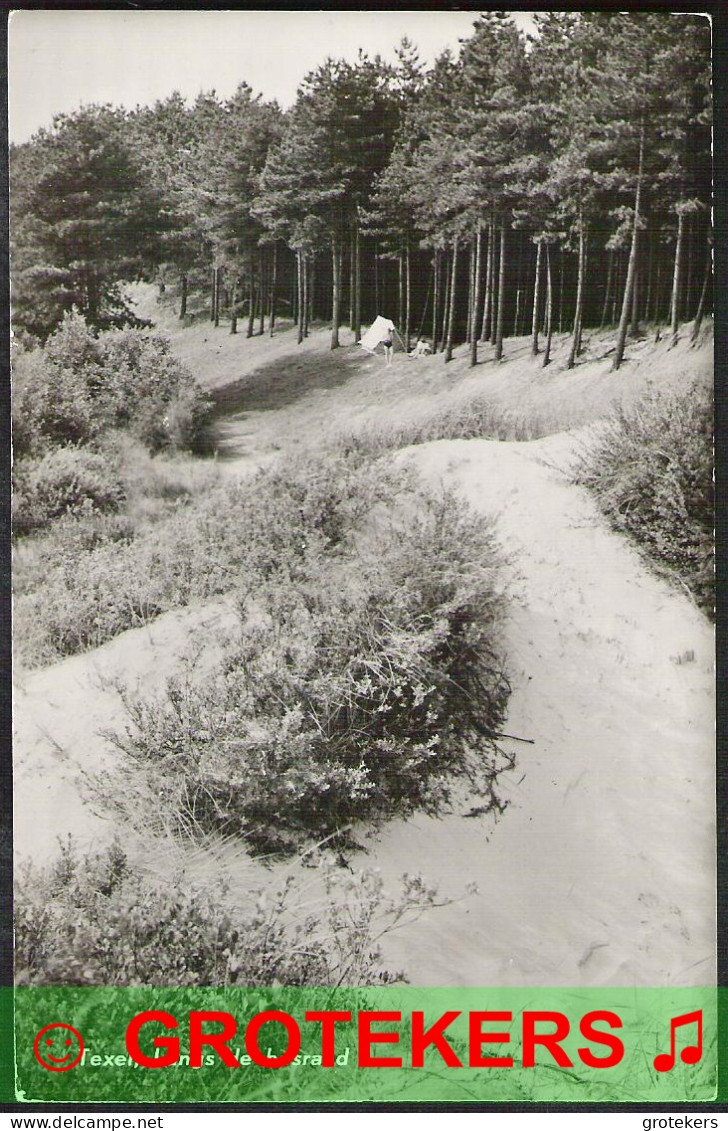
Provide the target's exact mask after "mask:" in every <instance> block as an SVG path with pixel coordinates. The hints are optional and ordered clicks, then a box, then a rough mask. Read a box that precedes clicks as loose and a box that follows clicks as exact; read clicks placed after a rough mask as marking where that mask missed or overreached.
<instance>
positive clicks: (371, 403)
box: [15, 287, 715, 985]
mask: <svg viewBox="0 0 728 1131" xmlns="http://www.w3.org/2000/svg"><path fill="white" fill-rule="evenodd" d="M135 301H136V303H137V308H138V310H139V312H140V313H141V314H143V315H147V316H148V315H152V316H153V317H154V318H155V320H156V321H157V322H158V323H159V324H160V326H161V327H162V328H164V329H165V330H167V332H169V333H170V335H171V337H172V341H173V346H174V350H175V352H176V353H177V354H178V355H179V356H180V357H181V358H182V359H184V360H185V361H186V362H187V364H188V365H189V366H190V367H191V369H192V370H193V372H194V373H195V375H196V376H197V378H198V380H200V381H201V382H202V383H204V384H205V385H206V387H207V388H208V389H210V390H211V391H212V393H213V395H214V396H215V399H216V403H217V406H218V409H217V411H218V418H217V422H216V444H217V450H218V464H219V466H220V467H222V468H224V469H225V470H226V472H227V473H229V474H230V475H231V476H234V475H238V474H241V473H244V472H246V471H247V470H250V469H252V468H254V467H256V466H259V465H260V464H261V463H263V462H267V461H270V460H273V459H276V458H282V459H285V458H286V455H287V454H288V453H289V452H291V451H293V450H295V449H296V448H304V447H311V446H317V445H323V444H325V443H326V442H327V441H328V440H330V439H331V438H332V437H334V436H340V435H347V434H350V433H353V432H357V431H360V430H362V429H371V428H377V429H379V430H381V429H384V428H387V429H395V428H403V429H404V428H406V427H409V426H411V424H412V422H413V420H416V419H425V418H427V417H429V416H430V415H431V414H433V413H434V412H439V411H440V410H442V409H443V408H451V407H453V406H464V405H466V404H469V403H470V402H471V401H472V400H473V399H474V398H476V397H478V398H480V397H485V398H487V401H488V402H489V404H490V405H491V406H492V407H493V410H494V412H495V414H496V417H497V419H498V420H500V422H501V427H502V430H503V434H504V435H505V436H506V437H508V438H506V439H503V440H486V439H474V440H439V441H435V442H430V443H424V444H420V445H418V446H416V447H405V448H404V449H403V450H402V452H401V454H399V455H397V456H396V458H397V459H399V460H402V461H406V462H411V463H412V464H414V465H415V466H416V467H417V469H418V470H419V471H420V472H421V474H422V475H423V476H424V478H425V479H426V480H428V481H430V482H432V483H440V482H442V483H446V484H448V485H451V486H453V487H455V488H456V489H457V491H459V492H460V493H462V494H463V495H464V496H465V497H466V498H467V499H468V501H469V502H470V503H471V504H472V505H473V506H474V507H475V508H477V509H478V510H481V511H483V513H495V514H496V515H497V518H498V531H499V538H500V540H501V542H502V544H503V546H504V547H505V548H506V550H507V552H508V555H509V559H510V561H511V574H512V577H511V587H512V591H513V601H512V605H511V611H510V614H509V619H508V625H507V636H506V646H507V653H508V663H509V672H510V678H511V681H512V685H513V694H512V697H511V700H510V707H509V718H508V727H507V729H508V731H509V733H511V734H514V735H516V736H519V737H520V738H524V739H528V740H530V741H529V742H528V743H522V742H515V743H509V742H506V741H505V740H504V747H505V748H506V749H509V750H512V751H513V752H514V753H515V754H516V756H517V764H516V768H515V770H514V771H513V772H512V773H510V774H508V775H505V776H504V778H503V780H502V782H501V789H502V792H503V793H504V795H505V796H506V798H507V799H508V801H509V805H508V808H507V809H506V811H505V813H504V814H503V815H502V817H501V818H500V819H499V820H498V821H497V822H495V821H494V820H493V818H492V817H479V816H465V815H464V813H466V812H467V810H468V809H469V808H470V806H469V805H468V803H467V799H466V798H463V799H462V805H461V806H460V807H459V808H458V809H457V810H456V811H455V812H453V813H452V814H451V815H449V816H447V817H445V818H443V819H440V820H435V819H431V818H427V817H423V816H420V817H416V818H413V819H409V820H407V821H403V820H397V821H393V822H391V823H390V824H389V825H387V826H386V827H384V828H383V829H381V830H379V831H378V832H377V834H376V836H375V837H372V835H371V832H369V831H367V832H366V835H367V837H368V840H369V843H370V848H369V851H368V852H367V853H363V852H362V853H359V854H355V855H351V856H350V857H349V858H348V866H349V867H351V868H352V869H357V868H359V867H369V866H374V867H376V868H378V869H380V870H381V873H382V875H383V877H384V879H385V881H386V884H387V886H388V887H390V886H391V887H394V886H395V884H396V880H397V877H398V876H399V875H401V874H402V873H404V872H422V874H423V875H424V876H425V878H426V879H427V881H429V882H437V883H438V884H439V887H440V894H441V896H442V897H443V898H445V899H451V900H456V901H457V902H453V903H451V904H450V905H449V906H446V907H443V908H440V909H438V910H433V911H431V912H430V913H429V915H428V918H427V920H426V922H423V921H422V920H420V921H419V923H416V924H413V925H411V926H408V927H403V928H402V929H401V930H399V931H398V932H397V933H396V934H394V935H391V936H388V937H387V938H386V939H385V940H384V949H385V958H386V960H387V961H388V963H389V964H390V965H391V967H393V968H404V969H405V970H406V971H407V972H408V975H409V977H410V980H411V981H412V982H414V983H416V984H444V985H446V984H461V985H467V984H470V985H478V984H480V985H488V984H532V985H544V984H561V985H568V984H580V983H583V984H621V985H629V984H642V985H661V984H672V983H675V984H703V985H704V984H706V980H707V981H710V979H711V978H712V977H713V970H714V962H715V937H714V936H715V920H714V887H715V883H714V879H715V858H714V827H715V818H714V801H715V799H714V753H713V726H712V720H713V715H714V699H713V641H712V632H711V629H710V626H709V624H708V622H707V620H706V619H705V618H704V617H703V616H702V614H701V613H699V612H698V611H697V610H696V608H695V607H694V606H693V605H692V604H691V603H690V601H689V600H688V599H687V597H686V596H684V595H683V594H682V593H681V592H679V591H678V590H677V589H675V588H673V587H671V586H669V585H668V584H666V583H665V582H663V581H661V580H659V579H657V578H655V576H654V575H653V574H652V573H651V572H650V571H649V570H648V568H647V567H646V566H645V565H644V564H643V562H642V561H641V559H640V558H639V556H638V555H637V553H636V552H635V551H634V550H633V549H632V548H631V547H630V546H629V545H628V544H627V543H626V542H625V540H624V538H622V537H621V536H619V535H617V534H615V533H613V532H612V531H610V530H609V529H607V527H606V523H605V521H604V519H603V518H602V517H601V516H600V514H599V513H598V511H597V509H596V506H595V504H594V503H593V501H592V500H591V498H590V497H589V496H588V495H587V494H586V492H585V491H583V490H582V489H580V488H578V487H575V486H573V485H572V484H571V483H569V482H568V479H567V477H566V476H565V474H564V469H565V468H566V467H567V466H568V464H569V461H570V459H571V458H572V456H573V454H574V452H575V451H576V450H577V448H578V445H579V443H580V439H579V430H580V429H581V428H583V427H585V426H588V425H590V424H592V423H593V422H595V421H597V420H599V419H600V418H601V417H602V416H603V415H604V414H605V412H606V411H607V409H608V408H609V406H610V405H613V404H615V403H623V402H625V403H628V402H631V401H633V400H634V399H635V398H637V397H638V396H640V395H642V394H643V393H644V392H645V391H646V390H648V389H650V388H656V387H659V388H660V389H672V388H674V389H686V388H688V387H690V385H691V384H692V383H693V382H695V381H698V382H709V381H710V380H711V376H712V338H711V335H710V332H709V329H708V330H706V331H704V334H703V340H702V342H701V345H700V348H698V349H691V348H690V346H689V343H688V340H687V335H686V337H685V338H684V339H683V340H681V341H680V342H679V344H678V345H677V347H676V348H674V349H668V343H667V341H662V342H660V343H658V344H657V345H655V344H654V343H653V342H652V341H651V340H647V339H644V340H642V341H639V342H635V343H633V344H631V345H630V346H629V348H628V351H627V359H626V361H625V364H624V365H623V366H622V368H621V369H620V371H619V373H617V374H615V373H612V372H611V371H610V352H609V351H610V349H611V347H612V346H613V343H614V335H613V334H607V333H604V334H593V335H591V336H590V338H589V340H588V342H586V343H585V344H586V346H587V349H586V353H585V355H584V356H583V358H581V359H580V361H579V364H578V365H577V367H576V369H575V370H573V371H570V372H569V371H567V370H566V369H565V368H564V350H565V348H566V346H565V340H561V341H559V342H558V343H557V346H556V349H555V351H554V361H553V363H552V365H551V366H550V367H549V368H548V369H546V370H543V369H541V368H540V367H539V366H538V364H537V363H534V362H533V361H532V360H531V358H530V357H529V355H528V348H529V341H528V339H522V340H521V339H509V340H508V341H507V342H506V357H505V359H504V360H503V361H502V362H500V363H498V364H494V363H492V362H491V361H489V360H488V359H489V357H490V356H491V354H490V352H489V351H490V347H488V349H484V350H483V351H482V359H483V360H482V363H481V364H479V365H478V366H477V367H476V368H475V369H473V370H471V369H469V368H468V363H467V358H466V357H465V350H464V348H462V349H460V350H458V351H456V356H455V359H454V360H453V361H452V362H451V363H450V364H448V365H444V364H443V360H442V356H436V357H433V358H429V359H417V360H414V359H410V358H407V357H405V356H404V355H402V354H399V355H395V361H394V364H393V365H392V367H391V368H389V369H385V367H384V365H383V362H382V359H381V358H380V357H371V356H369V355H367V354H365V353H364V352H363V351H362V350H361V349H359V348H358V347H357V346H355V345H354V344H353V343H351V344H348V345H347V344H344V345H343V347H342V348H341V349H339V350H337V351H334V352H330V351H329V349H328V335H327V333H326V331H325V330H323V329H321V330H314V331H313V333H312V334H311V336H310V337H309V338H308V339H307V340H306V341H305V343H304V344H303V346H302V347H297V346H296V345H295V332H294V331H293V330H291V329H288V330H286V329H282V330H281V331H280V332H279V333H277V334H276V336H275V337H274V338H273V340H272V341H270V340H269V339H268V338H260V339H255V338H253V339H251V340H246V339H245V338H244V337H243V336H242V335H238V336H237V337H234V336H230V335H229V334H227V332H226V330H225V329H223V328H222V327H221V328H220V329H218V330H217V331H214V330H213V329H212V328H211V327H210V326H209V324H203V323H197V324H195V325H192V326H190V327H187V328H183V327H181V326H180V325H179V323H178V322H177V321H176V319H175V318H174V315H173V313H172V312H171V310H170V309H168V308H166V307H164V306H161V305H160V304H158V303H157V302H156V299H155V296H154V292H153V290H152V288H144V287H141V288H137V289H136V291H135ZM574 430H576V431H574ZM514 436H517V437H519V438H518V439H515V438H511V437H514ZM233 624H234V617H233V614H232V612H231V610H230V609H229V608H228V607H227V606H226V604H225V602H220V603H218V604H216V605H210V606H207V607H205V608H202V607H197V608H192V609H188V610H181V611H179V612H173V613H168V614H165V615H164V616H162V617H160V618H159V619H158V620H156V621H155V622H154V623H152V624H151V625H149V626H146V627H144V628H141V629H135V630H133V631H130V632H127V633H124V634H123V635H121V636H119V637H117V638H116V639H114V640H112V641H110V642H109V643H108V644H106V645H104V646H103V647H102V648H100V649H98V650H96V651H95V652H90V653H87V654H84V655H80V656H75V657H72V658H70V659H68V660H66V661H64V662H62V663H60V664H57V665H54V666H53V667H51V668H46V669H44V670H41V671H37V672H32V673H29V674H27V675H25V676H24V677H23V676H21V677H20V683H19V686H18V689H17V691H16V708H15V709H16V723H17V734H16V746H15V759H16V769H15V783H16V784H15V789H16V802H15V804H16V817H17V818H18V819H17V820H16V852H17V854H18V859H19V860H20V859H22V857H24V856H26V855H27V856H30V857H33V858H35V859H36V860H38V861H43V860H45V859H47V858H48V855H49V854H50V853H51V852H52V850H53V845H54V841H55V839H56V837H58V836H65V835H66V834H67V833H72V834H73V836H74V837H75V838H77V839H78V840H79V842H80V843H81V844H90V843H94V842H96V843H100V842H103V841H104V840H106V839H108V837H109V836H110V835H111V833H112V832H113V822H112V821H110V820H108V819H106V818H105V817H104V814H103V813H101V812H96V811H94V807H93V805H90V804H89V802H88V799H87V798H86V794H85V787H84V780H83V779H84V773H85V772H88V771H94V770H103V767H104V766H105V765H108V759H109V758H110V757H112V756H113V757H118V754H113V755H112V753H111V748H110V746H109V744H108V742H107V741H106V740H105V739H104V738H103V736H102V735H101V733H100V732H101V731H102V730H103V729H105V728H108V727H110V726H114V725H116V726H118V725H120V724H123V712H122V710H121V705H120V702H119V699H118V695H117V694H116V692H115V690H114V683H115V681H119V680H121V681H122V682H124V683H126V684H128V685H130V686H131V687H132V688H134V687H138V688H143V689H144V690H145V691H146V692H148V691H149V690H150V689H152V688H153V687H155V686H160V685H161V683H162V681H163V680H164V678H165V677H166V676H167V675H168V674H171V672H172V671H174V670H175V669H176V667H177V665H178V663H179V662H180V661H181V660H182V659H183V658H184V657H185V656H187V657H189V656H193V657H197V660H198V663H202V664H203V665H204V664H206V663H208V662H210V660H211V659H212V658H213V657H214V655H215V653H216V649H217V648H218V647H219V645H220V643H221V641H222V640H223V639H224V637H225V633H226V631H227V630H228V629H230V628H232V626H233ZM31 813H32V814H33V819H32V820H30V819H28V815H29V814H31ZM364 832H365V830H362V833H364ZM136 851H137V857H138V861H139V863H140V866H143V867H154V866H155V865H153V864H152V863H151V862H150V861H149V858H148V857H149V853H148V849H147V848H146V847H145V846H144V845H140V846H138V848H137V850H136ZM171 856H172V858H173V859H174V861H175V867H177V866H179V864H180V860H181V861H182V863H183V864H184V866H185V867H186V868H187V874H188V875H190V876H194V875H200V876H204V875H206V874H207V875H209V874H210V873H211V871H215V872H220V871H225V870H227V871H228V873H229V876H230V881H231V885H232V889H233V891H234V892H239V895H240V898H241V900H242V899H245V898H246V896H247V894H248V890H249V888H250V886H251V885H254V886H255V885H259V886H265V885H267V884H269V883H270V882H271V873H270V871H268V870H267V869H265V868H264V867H263V866H262V865H259V864H253V863H252V862H247V863H246V866H245V868H242V869H241V867H240V851H239V850H238V849H234V848H232V847H231V846H229V845H227V846H226V845H222V846H220V847H219V849H217V850H215V851H213V849H212V848H211V847H210V848H208V849H205V850H204V851H199V850H198V851H196V852H194V853H192V854H190V855H189V857H185V854H184V852H183V853H182V854H181V856H180V850H179V849H177V850H176V851H175V852H173V853H171ZM226 861H227V862H226ZM291 867H293V868H294V869H295V868H297V865H295V864H294V865H287V866H286V867H285V868H283V866H281V868H280V869H279V867H278V866H276V868H275V869H274V870H273V878H277V876H278V874H279V872H280V871H281V870H282V871H286V870H287V869H289V868H291ZM317 882H318V881H317V879H316V877H315V876H313V877H312V876H311V873H310V872H309V874H308V876H307V877H306V883H307V884H308V886H309V887H310V888H311V890H312V891H313V892H314V893H315V891H316V884H317ZM470 882H474V883H476V884H477V887H478V891H477V893H475V894H469V895H466V894H465V887H466V884H468V883H470Z"/></svg>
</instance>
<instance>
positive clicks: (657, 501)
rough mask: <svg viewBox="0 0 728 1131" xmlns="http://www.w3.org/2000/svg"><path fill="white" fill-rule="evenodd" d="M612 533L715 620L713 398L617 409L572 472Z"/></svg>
mask: <svg viewBox="0 0 728 1131" xmlns="http://www.w3.org/2000/svg"><path fill="white" fill-rule="evenodd" d="M574 478H575V480H576V482H578V483H581V484H583V485H584V486H586V487H588V488H589V490H590V491H591V492H592V493H593V494H594V496H595V498H596V500H597V502H598V504H599V506H600V508H601V510H602V511H603V512H604V514H605V515H606V516H607V517H608V519H609V521H610V522H611V524H612V526H613V527H614V528H615V529H617V530H623V531H625V532H626V533H627V534H629V536H630V537H631V538H633V539H634V541H635V542H636V544H637V545H638V546H639V547H640V549H641V550H643V551H644V553H645V555H646V557H647V559H648V560H649V561H650V562H651V563H652V564H653V566H655V567H656V568H657V569H658V570H659V571H660V572H661V573H663V574H665V575H667V576H668V577H672V578H675V579H677V580H678V581H679V582H680V583H681V584H682V585H683V586H684V587H685V588H686V589H687V590H688V592H689V593H690V594H691V595H692V597H693V598H694V600H695V601H696V602H697V604H698V605H699V606H700V608H701V609H703V611H704V612H705V613H707V614H708V616H711V617H712V616H713V613H714V580H715V579H714V560H713V551H714V534H713V529H714V521H713V520H714V512H713V508H714V490H713V404H712V399H711V396H710V392H709V391H708V390H707V389H705V388H702V387H697V386H696V387H693V388H692V389H691V390H690V391H689V392H688V393H687V394H674V393H664V392H663V393H659V394H658V393H653V394H651V395H649V396H648V397H646V398H645V399H643V400H642V401H640V402H639V403H638V404H636V405H634V406H631V407H629V408H620V409H619V410H617V411H616V412H615V413H614V415H613V416H612V417H611V418H610V419H609V420H608V421H607V422H606V423H605V424H604V426H603V428H601V429H600V430H599V432H598V433H597V434H596V435H595V438H594V439H593V440H592V441H591V443H590V444H589V446H588V447H587V449H586V451H585V452H584V453H583V454H582V456H581V458H580V460H579V462H578V464H577V466H576V468H575V471H574Z"/></svg>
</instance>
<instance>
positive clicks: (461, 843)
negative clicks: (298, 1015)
mask: <svg viewBox="0 0 728 1131" xmlns="http://www.w3.org/2000/svg"><path fill="white" fill-rule="evenodd" d="M571 447H572V439H571V437H569V436H567V435H560V436H552V437H548V438H547V439H544V440H539V441H535V442H533V443H527V444H504V443H494V442H490V441H486V440H471V441H462V440H456V441H441V442H438V443H434V444H429V445H425V446H423V447H421V448H415V449H410V450H409V451H408V452H406V453H404V455H403V457H402V458H406V459H408V460H410V461H411V462H412V463H414V464H415V465H416V467H417V468H418V469H419V470H420V472H421V473H422V474H423V475H424V477H425V478H426V479H428V480H429V481H430V482H443V483H445V484H449V485H456V486H457V487H458V489H459V490H460V491H461V492H462V494H463V495H464V496H465V497H466V498H467V499H468V500H469V501H470V502H471V503H472V504H473V506H475V507H476V508H479V509H482V510H484V511H490V512H497V513H498V515H499V529H500V536H501V538H502V541H503V544H504V545H505V546H506V547H507V548H508V549H509V551H511V553H512V555H513V560H514V562H515V563H516V566H517V569H518V574H519V576H518V578H517V580H516V584H515V590H516V594H515V600H514V602H513V605H512V610H511V613H510V615H509V623H508V630H507V648H508V659H509V668H510V673H511V677H512V682H513V695H512V698H511V702H510V709H509V717H508V727H507V729H508V730H509V731H510V732H511V733H514V734H517V735H521V736H523V737H531V738H534V739H535V745H534V746H525V745H521V746H517V747H516V750H517V754H518V765H517V768H516V770H515V772H514V773H511V774H508V775H505V777H504V779H503V789H504V792H505V794H506V796H507V797H508V798H509V801H510V805H509V808H508V809H507V811H506V813H505V815H504V816H503V817H502V818H501V819H500V820H499V821H498V822H497V824H495V826H493V825H492V824H489V823H488V819H487V818H486V819H480V820H473V819H465V818H464V817H462V816H460V815H452V816H448V817H446V818H445V819H443V820H434V819H429V818H427V817H424V816H419V817H416V818H415V819H413V820H409V821H407V822H401V821H400V822H395V823H392V824H390V825H389V826H387V827H386V829H384V830H383V832H382V834H381V836H380V838H379V841H378V844H377V846H376V849H375V850H374V851H373V852H372V853H370V856H369V860H370V863H372V864H375V865H376V866H377V867H380V868H381V869H382V871H383V873H384V875H385V877H386V878H387V879H388V880H389V879H390V878H392V879H393V878H394V876H395V874H400V873H402V872H403V871H413V872H422V874H423V875H424V876H426V877H427V879H428V880H430V881H439V883H440V890H441V893H442V894H443V895H450V896H453V897H454V896H457V895H458V893H461V892H462V891H463V889H464V887H465V884H466V883H467V882H468V881H470V880H475V881H477V883H478V889H479V890H478V894H477V895H475V896H471V897H468V898H467V899H465V900H464V901H462V902H459V903H457V904H453V905H451V906H449V907H446V908H443V909H438V910H436V911H434V912H432V913H431V914H429V915H428V916H427V917H426V919H424V920H421V921H420V922H419V923H418V924H417V925H415V926H414V927H412V928H409V929H406V930H403V931H401V932H398V933H397V934H396V935H393V936H391V937H390V938H388V939H387V940H386V946H385V951H386V957H387V960H388V961H389V962H390V963H391V964H392V965H393V966H396V965H402V966H404V967H405V968H406V969H407V970H408V971H409V972H410V976H411V978H412V980H413V981H414V982H415V983H416V984H433V985H437V984H440V985H449V984H458V985H468V984H469V985H484V986H487V985H509V984H514V985H581V984H589V985H601V984H619V985H630V984H637V985H664V984H676V985H691V984H710V983H711V980H712V979H713V977H714V962H715V911H714V907H715V882H714V877H715V846H714V841H715V814H714V806H715V795H714V788H715V785H714V739H713V727H712V720H713V718H714V705H713V633H712V630H711V628H710V625H709V624H708V623H707V621H706V620H705V619H704V617H703V616H702V615H701V614H700V613H699V612H698V611H697V610H696V609H695V608H694V607H693V606H692V605H691V603H690V602H689V601H688V599H687V598H683V597H682V595H681V594H680V593H678V592H676V591H674V590H672V589H670V588H669V587H668V586H667V585H665V584H664V583H662V582H661V581H660V580H657V579H655V578H654V577H653V576H652V575H651V574H650V573H649V572H648V571H647V570H646V568H645V567H644V566H643V564H642V562H641V561H640V559H639V557H638V556H637V554H636V553H635V552H634V551H633V550H632V549H631V548H630V547H629V546H628V544H627V543H626V542H625V541H624V540H623V539H622V538H621V537H620V536H618V535H616V534H614V533H612V532H611V531H609V530H608V529H607V528H606V527H605V524H604V520H603V519H602V518H601V516H600V515H599V514H598V512H597V511H596V508H595V506H594V504H593V502H592V500H591V498H590V497H589V496H588V495H587V494H586V492H584V491H582V490H581V489H579V488H576V487H574V486H573V485H570V484H569V483H568V482H567V481H566V480H565V479H564V477H563V476H562V475H561V474H559V472H558V471H556V470H555V469H554V466H553V465H554V464H556V465H560V464H563V463H564V460H565V458H567V457H568V452H569V451H570V449H571ZM691 657H692V658H691Z"/></svg>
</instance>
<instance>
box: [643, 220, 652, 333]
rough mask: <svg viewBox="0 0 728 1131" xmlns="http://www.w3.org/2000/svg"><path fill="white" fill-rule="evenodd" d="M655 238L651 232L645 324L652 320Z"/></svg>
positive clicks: (648, 247)
mask: <svg viewBox="0 0 728 1131" xmlns="http://www.w3.org/2000/svg"><path fill="white" fill-rule="evenodd" d="M654 243H655V240H654V236H653V234H652V233H651V232H649V233H648V238H647V267H646V269H645V273H646V278H647V286H646V287H645V302H644V306H643V318H644V320H645V322H649V320H650V306H651V304H652V274H653V272H652V267H653V261H654Z"/></svg>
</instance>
